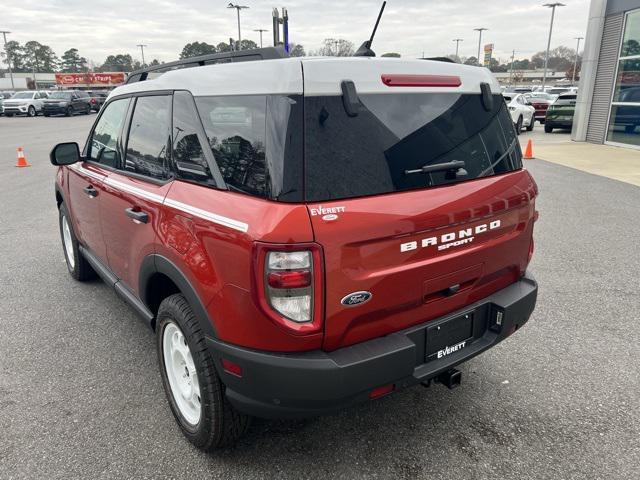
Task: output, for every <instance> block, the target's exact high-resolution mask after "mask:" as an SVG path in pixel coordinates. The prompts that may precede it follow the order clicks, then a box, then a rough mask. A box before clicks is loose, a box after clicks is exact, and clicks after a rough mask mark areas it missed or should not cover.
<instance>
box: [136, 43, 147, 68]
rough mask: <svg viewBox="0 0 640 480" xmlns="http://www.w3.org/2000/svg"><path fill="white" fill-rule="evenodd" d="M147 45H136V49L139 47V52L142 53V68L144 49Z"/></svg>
mask: <svg viewBox="0 0 640 480" xmlns="http://www.w3.org/2000/svg"><path fill="white" fill-rule="evenodd" d="M148 46H149V45H145V44H143V43H140V44H138V45H136V47H140V51H141V52H142V66H143V67H144V47H148Z"/></svg>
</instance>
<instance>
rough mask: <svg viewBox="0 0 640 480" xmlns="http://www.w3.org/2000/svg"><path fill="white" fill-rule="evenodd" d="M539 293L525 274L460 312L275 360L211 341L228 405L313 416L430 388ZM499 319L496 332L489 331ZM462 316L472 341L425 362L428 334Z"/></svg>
mask: <svg viewBox="0 0 640 480" xmlns="http://www.w3.org/2000/svg"><path fill="white" fill-rule="evenodd" d="M537 292H538V285H537V283H536V281H535V279H534V278H533V277H532V276H531V275H528V274H527V275H525V276H524V277H523V278H522V279H521V280H519V281H518V282H516V283H514V284H512V285H510V286H508V287H506V288H504V289H503V290H500V291H498V292H496V293H494V294H493V295H491V296H489V297H487V298H485V299H483V300H481V301H479V302H477V303H475V304H472V305H469V306H468V307H466V308H465V309H462V310H460V311H457V312H453V313H452V314H450V315H447V316H445V317H442V318H439V319H436V320H431V321H429V322H427V323H425V324H422V325H418V326H415V327H412V328H409V329H407V330H403V331H400V332H396V333H393V334H391V335H387V336H386V337H381V338H376V339H373V340H369V341H366V342H362V343H359V344H356V345H352V346H349V347H345V348H342V349H339V350H335V351H333V352H323V351H319V350H318V351H312V352H303V353H298V354H275V353H270V352H259V351H255V350H248V349H244V348H240V347H237V346H234V345H230V344H226V343H223V342H220V341H219V340H214V339H208V342H209V347H210V349H211V352H212V354H213V356H214V358H215V361H216V365H217V367H218V371H219V372H220V375H221V378H222V380H223V382H224V383H225V385H226V387H227V388H226V395H227V398H228V399H229V401H230V402H231V403H232V404H233V405H234V406H235V407H236V408H237V409H238V410H241V411H243V412H245V413H248V414H250V415H254V416H258V417H265V418H282V417H285V418H286V417H289V418H290V417H307V416H314V415H319V414H323V413H328V412H331V411H335V410H338V409H341V408H344V407H347V406H350V405H353V404H356V403H360V402H365V401H368V400H369V392H371V390H372V389H374V388H377V387H380V386H385V385H389V384H392V383H393V384H395V390H400V389H403V388H406V387H409V386H411V385H415V384H418V383H421V382H424V381H428V380H430V379H432V378H434V377H436V376H438V375H439V374H440V373H442V372H445V371H447V370H449V369H451V368H453V367H455V366H456V365H458V364H460V363H462V362H465V361H467V360H469V359H471V358H473V357H475V356H476V355H478V354H480V353H482V352H483V351H485V350H487V349H489V348H491V347H493V346H494V345H496V344H498V343H499V342H501V341H502V340H504V339H505V338H507V337H508V336H509V335H511V334H512V333H513V332H514V331H515V330H517V329H518V328H520V327H521V326H522V325H524V324H525V323H526V322H527V320H528V319H529V317H530V315H531V313H532V312H533V309H534V307H535V304H536V298H537ZM497 312H501V313H502V326H501V327H497V326H495V325H493V326H492V325H491V324H492V323H493V322H495V318H496V316H497ZM466 314H473V317H474V332H476V334H475V335H474V338H473V339H471V340H470V341H468V342H467V345H466V346H465V347H464V348H462V349H460V350H458V351H455V352H453V353H451V354H449V355H447V356H444V357H442V358H434V359H431V360H429V361H425V359H426V353H425V352H426V335H427V327H431V326H434V325H438V324H439V323H440V322H442V323H444V322H446V321H447V320H451V319H452V318H456V317H460V316H464V315H466ZM476 322H478V323H477V324H476ZM223 358H224V359H226V360H230V361H232V362H234V363H237V364H238V365H240V366H241V367H242V378H239V377H237V376H234V375H232V374H229V373H227V372H225V371H224V370H223V369H222V359H223Z"/></svg>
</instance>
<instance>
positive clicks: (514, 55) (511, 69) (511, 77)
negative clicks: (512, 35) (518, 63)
mask: <svg viewBox="0 0 640 480" xmlns="http://www.w3.org/2000/svg"><path fill="white" fill-rule="evenodd" d="M515 58H516V51H515V50H514V51H513V53H512V54H511V68H510V69H509V85H513V62H514V61H515Z"/></svg>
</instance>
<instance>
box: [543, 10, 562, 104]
mask: <svg viewBox="0 0 640 480" xmlns="http://www.w3.org/2000/svg"><path fill="white" fill-rule="evenodd" d="M564 6H565V5H564V3H560V2H556V3H545V4H544V5H543V7H549V8H550V9H551V24H550V25H549V40H547V53H546V54H545V56H544V73H543V74H542V91H543V92H544V87H545V85H546V83H547V65H548V64H549V48H550V47H551V32H552V31H553V17H554V16H555V14H556V7H564Z"/></svg>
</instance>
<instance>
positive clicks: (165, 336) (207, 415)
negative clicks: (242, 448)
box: [156, 294, 250, 451]
mask: <svg viewBox="0 0 640 480" xmlns="http://www.w3.org/2000/svg"><path fill="white" fill-rule="evenodd" d="M156 347H157V350H158V362H159V366H160V373H161V375H162V384H163V386H164V390H165V393H166V395H167V399H168V401H169V406H170V407H171V411H172V412H173V415H174V417H175V419H176V421H177V422H178V425H179V426H180V429H181V430H182V433H183V434H184V436H185V437H187V439H188V440H189V441H190V442H191V443H193V444H194V445H195V446H196V447H198V448H200V449H202V450H205V451H211V450H214V449H216V448H219V447H222V446H225V445H230V444H233V443H235V442H236V440H238V439H239V438H240V437H241V436H242V435H243V434H244V432H245V431H246V430H247V428H248V427H249V423H250V417H249V416H247V415H245V414H243V413H240V412H238V411H237V410H235V409H234V408H233V406H232V405H231V404H230V403H229V401H228V400H227V398H226V396H225V393H224V390H225V386H224V385H223V384H222V382H221V381H220V378H219V377H218V373H217V372H216V369H215V365H214V360H213V358H212V356H211V354H210V353H209V350H208V348H207V344H206V341H205V337H204V334H203V332H202V330H201V329H200V327H199V325H198V321H197V319H196V318H195V315H194V314H193V311H192V310H191V307H190V305H189V303H188V302H187V300H186V299H185V298H184V297H183V296H182V295H180V294H176V295H171V296H170V297H168V298H166V299H164V300H163V301H162V303H161V304H160V308H159V309H158V316H157V325H156Z"/></svg>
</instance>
